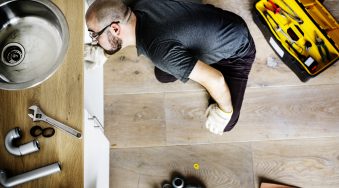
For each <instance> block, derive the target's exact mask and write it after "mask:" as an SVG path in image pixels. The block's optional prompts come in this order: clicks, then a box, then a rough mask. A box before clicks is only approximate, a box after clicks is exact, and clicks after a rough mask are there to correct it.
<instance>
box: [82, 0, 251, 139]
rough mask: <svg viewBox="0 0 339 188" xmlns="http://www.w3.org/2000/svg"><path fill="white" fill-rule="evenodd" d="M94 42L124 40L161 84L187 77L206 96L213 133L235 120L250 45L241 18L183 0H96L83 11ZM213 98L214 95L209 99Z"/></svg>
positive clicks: (112, 45) (112, 47)
mask: <svg viewBox="0 0 339 188" xmlns="http://www.w3.org/2000/svg"><path fill="white" fill-rule="evenodd" d="M86 23H87V27H88V30H89V31H90V36H91V38H92V41H93V44H94V45H99V46H101V47H102V48H103V49H104V50H105V51H106V52H107V53H108V54H114V53H115V52H117V51H119V50H120V49H121V48H124V47H126V46H129V45H135V46H136V47H137V51H138V54H143V55H145V56H147V57H148V58H150V59H151V60H152V62H153V63H154V65H155V69H154V72H155V76H156V78H157V79H158V80H159V81H160V82H163V83H168V82H174V81H176V80H177V79H179V80H180V81H182V82H187V81H188V80H189V79H191V80H194V81H196V82H198V83H199V84H201V85H202V86H203V87H205V88H206V90H207V91H208V92H209V94H210V95H211V97H212V100H210V105H209V107H208V109H207V111H206V114H207V121H206V127H207V128H208V129H209V130H210V131H211V132H212V133H215V134H220V135H221V134H223V132H226V131H230V130H231V129H232V128H233V127H234V126H235V124H236V123H237V122H238V119H239V115H240V109H241V105H242V101H243V97H244V93H245V89H246V84H247V79H248V75H249V73H250V70H251V67H252V63H253V61H254V58H255V53H256V50H255V45H254V42H253V39H252V37H251V34H250V32H249V30H248V28H247V25H246V23H245V22H244V20H243V19H242V18H241V17H239V16H238V15H236V14H234V13H231V12H228V11H225V10H222V9H220V8H216V7H214V6H212V5H207V4H199V3H193V2H189V1H185V0H157V1H154V0H138V1H136V2H134V3H133V4H132V5H131V6H130V7H128V6H126V5H125V4H124V3H123V2H122V1H121V0H96V1H95V2H94V3H93V4H92V5H91V6H90V7H89V9H88V11H87V13H86ZM213 99H214V100H213Z"/></svg>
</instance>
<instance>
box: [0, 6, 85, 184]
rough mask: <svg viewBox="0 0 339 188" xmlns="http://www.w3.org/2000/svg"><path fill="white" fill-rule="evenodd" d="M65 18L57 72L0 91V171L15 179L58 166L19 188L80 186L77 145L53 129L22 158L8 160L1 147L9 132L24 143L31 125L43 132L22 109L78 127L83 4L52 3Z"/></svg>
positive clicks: (80, 146) (79, 142)
mask: <svg viewBox="0 0 339 188" xmlns="http://www.w3.org/2000/svg"><path fill="white" fill-rule="evenodd" d="M53 2H54V3H55V4H56V5H57V6H58V7H59V8H60V9H61V10H62V12H63V13H64V14H65V16H66V19H67V22H68V26H69V31H70V43H69V49H68V52H67V55H66V57H65V62H64V63H63V64H62V66H61V67H60V68H59V70H58V71H57V72H56V73H55V74H54V75H53V76H52V77H51V78H50V79H48V80H47V81H45V82H44V83H42V84H41V85H39V86H37V87H34V88H31V89H27V90H22V91H3V90H0V108H1V113H0V144H1V145H2V147H0V156H1V157H0V158H1V160H0V169H4V170H6V171H8V172H9V173H10V174H12V175H17V174H20V173H23V172H26V171H29V170H33V169H36V168H39V167H43V166H45V165H48V164H51V163H54V162H58V161H59V162H60V163H61V166H62V171H61V173H58V174H54V175H52V176H49V177H45V178H42V179H39V180H36V181H32V182H30V183H27V184H23V185H22V186H18V187H24V188H40V187H48V188H53V187H58V188H61V187H62V188H63V187H65V188H69V187H72V188H73V187H74V188H75V187H83V182H84V179H83V140H82V139H81V140H79V139H75V138H73V137H71V136H69V135H68V134H65V133H64V132H61V131H60V130H59V129H56V134H55V135H54V136H53V137H51V138H43V137H39V138H38V141H39V142H40V146H41V150H40V151H39V152H37V153H34V154H30V155H27V156H23V157H14V156H12V155H10V154H9V153H8V152H7V151H6V150H5V148H4V137H5V136H6V134H7V132H8V131H9V130H11V129H13V128H14V127H20V128H21V129H22V131H23V138H22V139H21V140H20V143H21V144H23V143H27V142H29V141H31V140H33V138H32V137H31V136H30V135H29V130H30V128H31V127H32V126H33V125H40V126H42V127H49V125H47V124H45V123H33V122H32V120H31V119H30V118H29V117H28V115H27V114H28V107H29V106H31V105H38V106H40V107H41V108H42V110H43V111H44V112H45V113H46V114H47V115H49V116H51V117H52V118H55V119H57V120H59V121H61V122H63V123H65V124H67V125H70V126H71V127H73V128H75V129H77V130H80V131H81V130H82V127H83V113H84V112H83V109H84V105H83V31H82V28H83V16H84V15H83V1H80V0H76V1H67V0H53Z"/></svg>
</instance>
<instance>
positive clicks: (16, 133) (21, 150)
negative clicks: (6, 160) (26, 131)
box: [5, 127, 40, 156]
mask: <svg viewBox="0 0 339 188" xmlns="http://www.w3.org/2000/svg"><path fill="white" fill-rule="evenodd" d="M21 136H22V133H21V129H20V128H19V127H16V128H14V129H12V130H10V131H9V132H8V133H7V135H6V137H5V147H6V150H7V151H8V152H9V153H10V154H12V155H15V156H22V155H27V154H30V153H33V152H37V151H39V150H40V145H39V142H38V141H37V140H33V141H31V142H28V143H26V144H23V145H20V146H18V147H17V146H15V145H14V143H13V142H14V141H15V140H16V139H20V138H21Z"/></svg>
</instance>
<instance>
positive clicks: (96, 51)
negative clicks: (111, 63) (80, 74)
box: [84, 44, 108, 70]
mask: <svg viewBox="0 0 339 188" xmlns="http://www.w3.org/2000/svg"><path fill="white" fill-rule="evenodd" d="M107 58H108V57H106V55H105V53H104V50H103V49H102V48H101V47H99V46H92V45H91V44H85V46H84V59H85V69H86V70H91V69H95V68H97V67H100V66H103V65H104V64H105V63H106V61H107Z"/></svg>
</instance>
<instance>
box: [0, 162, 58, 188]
mask: <svg viewBox="0 0 339 188" xmlns="http://www.w3.org/2000/svg"><path fill="white" fill-rule="evenodd" d="M60 171H61V165H60V163H53V164H51V165H48V166H45V167H42V168H38V169H35V170H32V171H29V172H26V173H23V174H20V175H17V176H14V177H11V178H8V177H7V174H6V172H5V171H3V170H0V185H1V186H3V187H6V188H7V187H14V186H17V185H19V184H23V183H26V182H29V181H32V180H36V179H39V178H42V177H45V176H49V175H51V174H54V173H58V172H60Z"/></svg>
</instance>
